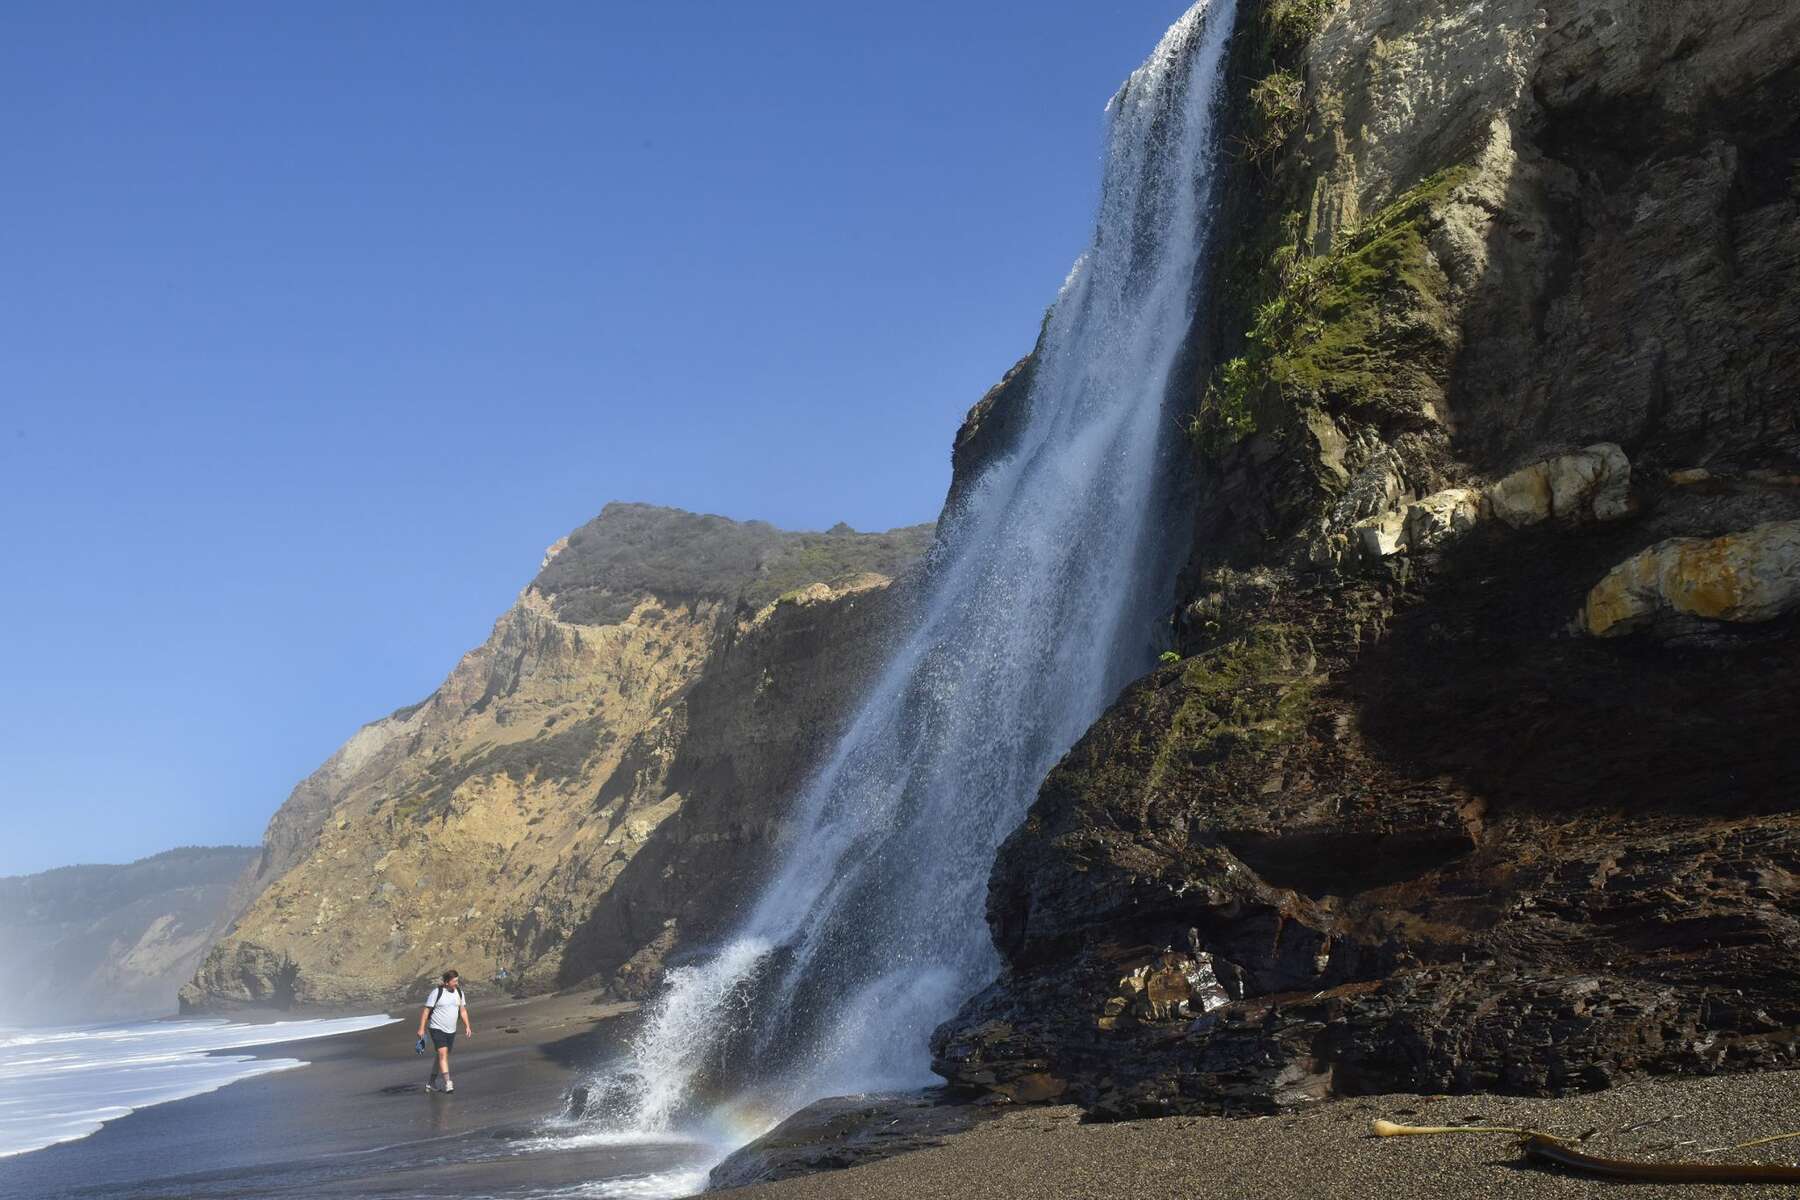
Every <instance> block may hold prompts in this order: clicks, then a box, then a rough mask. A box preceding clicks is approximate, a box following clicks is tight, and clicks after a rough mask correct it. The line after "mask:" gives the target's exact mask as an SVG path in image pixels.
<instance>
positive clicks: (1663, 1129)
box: [717, 1072, 1800, 1200]
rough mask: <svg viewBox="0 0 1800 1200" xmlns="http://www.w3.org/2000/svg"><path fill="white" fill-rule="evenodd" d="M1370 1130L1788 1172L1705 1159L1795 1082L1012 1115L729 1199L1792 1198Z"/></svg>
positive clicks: (1763, 1130) (1765, 1188)
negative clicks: (1100, 1120)
mask: <svg viewBox="0 0 1800 1200" xmlns="http://www.w3.org/2000/svg"><path fill="white" fill-rule="evenodd" d="M1376 1117H1387V1118H1389V1119H1391V1120H1396V1121H1401V1122H1406V1123H1410V1124H1418V1125H1448V1124H1462V1123H1465V1122H1468V1121H1470V1120H1472V1119H1473V1120H1478V1121H1481V1122H1484V1123H1487V1124H1494V1125H1516V1126H1523V1127H1527V1128H1536V1129H1542V1130H1544V1131H1546V1132H1549V1133H1553V1134H1556V1135H1558V1136H1566V1137H1569V1138H1574V1137H1578V1136H1580V1135H1581V1134H1583V1133H1585V1132H1587V1131H1588V1130H1590V1129H1594V1130H1597V1131H1598V1132H1596V1133H1595V1134H1594V1136H1593V1137H1592V1138H1590V1139H1589V1140H1588V1142H1587V1143H1586V1144H1585V1146H1584V1147H1583V1148H1584V1149H1585V1150H1586V1151H1587V1152H1588V1153H1590V1154H1597V1155H1601V1156H1604V1157H1611V1158H1640V1159H1654V1160H1660V1161H1674V1160H1680V1159H1686V1160H1693V1159H1699V1160H1702V1161H1714V1162H1766V1163H1783V1164H1787V1165H1795V1164H1800V1138H1797V1139H1794V1140H1793V1141H1789V1142H1780V1143H1776V1144H1774V1145H1770V1146H1761V1147H1758V1148H1756V1149H1754V1150H1747V1151H1739V1152H1736V1153H1731V1154H1704V1153H1702V1152H1703V1151H1705V1150H1708V1149H1710V1148H1714V1147H1719V1146H1725V1145H1731V1144H1734V1143H1737V1142H1741V1141H1747V1140H1749V1139H1751V1138H1757V1137H1767V1136H1770V1135H1773V1134H1778V1133H1789V1132H1795V1131H1800V1072H1779V1073H1771V1074H1765V1075H1752V1076H1732V1077H1720V1078H1714V1079H1691V1080H1679V1081H1654V1082H1648V1083H1639V1084H1632V1085H1627V1086H1625V1087H1620V1088H1616V1089H1613V1090H1611V1091H1607V1092H1599V1093H1595V1094H1592V1095H1587V1096H1578V1097H1572V1098H1568V1099H1562V1100H1522V1099H1511V1098H1501V1097H1488V1096H1460V1097H1439V1098H1429V1099H1427V1098H1421V1097H1418V1096H1375V1097H1367V1098H1362V1099H1355V1100H1343V1101H1335V1102H1332V1103H1329V1104H1325V1105H1321V1106H1319V1107H1317V1108H1313V1109H1309V1110H1305V1111H1303V1112H1300V1113H1297V1114H1294V1115H1292V1116H1280V1117H1266V1118H1261V1119H1254V1118H1252V1119H1215V1118H1186V1117H1171V1118H1167V1119H1163V1120H1156V1121H1129V1122H1123V1123H1120V1124H1116V1125H1082V1124H1080V1123H1079V1114H1078V1113H1077V1112H1076V1111H1075V1110H1074V1109H1069V1108H1053V1109H1035V1110H1033V1109H1021V1110H1018V1111H1015V1112H1010V1113H1008V1114H1006V1115H1005V1116H1003V1117H1001V1118H1000V1119H998V1120H996V1121H993V1122H991V1123H988V1124H985V1125H982V1126H979V1127H977V1128H975V1129H973V1130H971V1131H969V1132H967V1133H963V1134H958V1135H955V1136H953V1137H952V1138H951V1139H950V1140H949V1143H948V1144H947V1145H945V1146H943V1147H941V1148H938V1149H933V1150H921V1151H918V1152H917V1153H913V1154H905V1155H901V1156H900V1157H897V1158H891V1159H887V1160H885V1161H882V1162H878V1163H873V1164H871V1165H868V1166H862V1167H855V1168H852V1169H850V1170H845V1171H835V1172H830V1173H828V1174H822V1175H811V1176H807V1177H805V1178H800V1179H790V1180H785V1181H783V1182H780V1183H772V1184H763V1185H760V1186H757V1187H751V1188H744V1189H741V1190H738V1191H732V1192H721V1193H717V1194H718V1195H721V1196H730V1197H734V1198H742V1200H752V1198H754V1200H842V1198H850V1197H854V1198H856V1200H889V1198H891V1200H966V1198H967V1197H973V1196H978V1197H981V1198H982V1200H1044V1198H1045V1197H1068V1198H1070V1200H1081V1198H1088V1197H1091V1198H1093V1200H1119V1198H1120V1197H1127V1196H1159V1197H1175V1196H1195V1197H1200V1196H1204V1197H1207V1200H1464V1198H1467V1200H1481V1198H1485V1197H1507V1196H1518V1197H1527V1196H1529V1197H1551V1198H1555V1200H1567V1198H1570V1197H1605V1198H1606V1200H1635V1198H1638V1197H1646V1198H1647V1197H1657V1198H1659V1200H1673V1198H1676V1197H1679V1200H1715V1198H1719V1197H1728V1196H1729V1197H1736V1198H1739V1200H1764V1198H1771V1200H1772V1198H1773V1197H1785V1198H1787V1200H1792V1198H1793V1197H1794V1196H1796V1195H1800V1188H1796V1187H1795V1186H1794V1185H1785V1186H1772V1185H1760V1184H1757V1185H1742V1184H1739V1185H1724V1184H1681V1185H1668V1184H1660V1185H1659V1184H1635V1183H1609V1182H1606V1181H1602V1180H1595V1179H1584V1178H1578V1177H1576V1176H1572V1175H1566V1174H1561V1173H1557V1172H1552V1171H1549V1170H1542V1169H1538V1168H1535V1167H1530V1166H1526V1165H1525V1164H1524V1161H1523V1160H1522V1159H1521V1158H1520V1157H1519V1155H1518V1154H1517V1153H1516V1152H1515V1150H1514V1142H1513V1139H1511V1138H1508V1137H1503V1136H1495V1137H1473V1136H1466V1135H1460V1134H1459V1135H1454V1136H1448V1137H1405V1138H1373V1137H1370V1136H1369V1135H1368V1129H1369V1122H1370V1121H1371V1120H1372V1119H1374V1118H1376Z"/></svg>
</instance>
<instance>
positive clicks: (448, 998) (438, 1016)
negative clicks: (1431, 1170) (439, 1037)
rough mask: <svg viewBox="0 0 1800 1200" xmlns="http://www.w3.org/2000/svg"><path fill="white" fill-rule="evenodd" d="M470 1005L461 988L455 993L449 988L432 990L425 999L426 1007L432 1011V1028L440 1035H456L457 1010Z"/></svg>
mask: <svg viewBox="0 0 1800 1200" xmlns="http://www.w3.org/2000/svg"><path fill="white" fill-rule="evenodd" d="M468 1003H469V1002H468V1000H467V999H466V998H465V997H464V996H463V990H462V988H460V987H459V988H457V989H456V990H455V991H451V990H450V989H449V988H447V987H434V988H432V989H431V992H430V994H428V995H427V996H426V997H425V1007H426V1008H429V1009H430V1010H431V1027H432V1028H433V1029H435V1030H437V1031H438V1032H439V1033H455V1032H456V1013H457V1010H458V1009H460V1008H463V1007H464V1006H466V1005H467V1004H468Z"/></svg>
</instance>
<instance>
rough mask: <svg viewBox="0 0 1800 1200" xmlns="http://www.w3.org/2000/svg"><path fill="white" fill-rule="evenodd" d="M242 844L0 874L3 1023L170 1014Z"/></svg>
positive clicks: (241, 864)
mask: <svg viewBox="0 0 1800 1200" xmlns="http://www.w3.org/2000/svg"><path fill="white" fill-rule="evenodd" d="M255 856H256V851H255V850H253V849H250V848H248V847H241V846H209V847H188V848H185V849H181V850H170V851H168V852H167V853H164V854H158V855H156V856H155V857H153V858H146V859H141V860H139V861H137V862H134V863H129V864H127V865H125V866H83V867H63V868H60V869H58V870H55V871H45V872H43V873H42V874H39V875H22V876H15V877H13V878H11V879H0V959H4V960H5V962H6V963H7V964H8V965H9V967H10V970H9V971H8V974H7V983H6V987H5V988H4V989H0V1023H5V1024H27V1025H36V1024H73V1023H78V1022H82V1021H97V1020H109V1019H117V1018H123V1017H151V1016H163V1015H165V1014H167V1013H169V1012H172V1011H174V1008H175V993H176V989H177V988H179V987H180V986H181V985H182V983H183V982H185V981H186V980H187V978H188V976H189V975H191V974H192V973H193V970H194V967H195V965H196V964H197V963H199V961H200V956H201V954H202V953H203V952H204V951H205V949H206V945H207V941H208V939H209V938H210V937H211V936H212V935H213V934H214V933H216V932H217V924H218V922H219V921H220V920H221V918H222V917H223V916H224V913H225V908H226V903H227V900H228V898H229V896H230V894H231V887H232V881H233V880H234V879H235V878H237V877H238V876H239V875H240V874H242V873H243V871H244V869H245V867H246V866H247V865H248V864H249V863H250V862H251V861H252V860H253V859H254V858H255Z"/></svg>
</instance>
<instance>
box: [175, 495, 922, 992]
mask: <svg viewBox="0 0 1800 1200" xmlns="http://www.w3.org/2000/svg"><path fill="white" fill-rule="evenodd" d="M929 538H930V527H929V526H921V527H916V528H912V529H906V530H896V531H894V532H892V533H887V534H858V533H855V532H853V531H850V530H849V529H847V528H845V527H839V528H837V529H834V530H832V531H829V532H827V533H823V534H792V533H784V532H782V531H779V530H776V529H774V528H773V527H772V526H768V525H763V524H760V523H748V524H743V523H737V522H732V521H727V520H725V519H724V518H720V517H702V516H695V515H694V514H690V513H682V512H678V511H675V510H669V509H655V508H650V507H647V506H643V505H620V504H615V505H609V506H608V507H607V509H606V510H605V511H604V512H603V513H602V514H601V515H600V517H598V518H597V519H595V520H594V521H593V522H590V523H589V524H588V525H586V526H584V527H583V528H582V529H580V530H577V531H576V532H575V533H574V534H572V535H570V537H568V538H566V539H564V540H563V541H561V542H558V543H557V544H556V545H555V546H553V547H552V548H551V550H550V553H549V555H548V557H547V558H546V559H545V563H544V566H543V569H542V571H541V572H540V574H539V575H538V578H537V579H536V580H534V581H533V582H532V584H531V585H530V586H528V587H527V588H526V589H525V591H524V592H523V593H522V594H521V595H520V598H519V601H518V603H517V604H515V605H514V607H513V608H512V609H511V610H510V611H509V612H507V613H506V614H505V615H504V616H503V617H501V619H500V620H499V622H498V623H497V624H496V625H495V627H494V632H493V634H492V636H490V637H489V639H488V641H487V642H486V643H485V644H483V645H482V646H481V647H479V648H477V649H476V650H473V651H471V652H470V653H469V654H468V655H466V656H464V658H463V660H462V662H461V663H459V664H458V665H457V667H456V669H455V670H454V671H453V672H451V674H450V676H449V678H448V679H446V680H445V682H444V684H443V686H442V687H440V688H439V689H438V690H437V691H436V692H434V693H433V694H432V695H431V696H430V697H429V698H427V699H426V700H425V701H424V702H423V703H421V704H418V705H414V706H412V707H410V708H406V709H402V710H400V711H399V712H396V713H394V714H392V715H391V716H389V717H386V718H384V719H382V720H380V721H377V722H375V723H373V724H371V725H368V726H366V727H364V728H363V729H362V730H360V731H359V732H358V733H357V734H356V735H355V736H354V737H352V738H351V740H350V741H349V742H347V743H346V744H345V745H344V747H343V748H342V749H340V750H339V751H338V752H337V753H336V754H335V755H333V756H332V758H331V759H330V760H329V761H328V762H327V763H326V764H325V765H324V766H323V767H321V768H320V769H319V771H317V772H316V773H314V774H313V775H312V776H311V777H309V778H308V779H307V780H306V781H305V782H303V783H302V784H301V785H300V786H299V787H298V788H296V789H295V791H294V794H293V796H292V797H290V799H289V800H288V802H287V803H286V804H285V805H283V806H282V808H281V810H280V811H279V812H278V813H277V814H276V815H275V817H274V819H273V820H272V821H271V822H270V825H269V831H268V836H267V838H266V839H265V843H264V848H263V853H262V856H261V858H260V860H259V861H258V863H257V864H256V865H255V866H254V868H253V869H252V870H251V871H250V872H249V873H247V875H246V877H245V878H244V879H243V880H242V881H240V884H239V888H238V892H237V903H238V914H237V916H236V920H235V924H234V925H233V927H232V929H231V931H230V933H229V934H228V935H227V936H226V937H225V938H223V939H222V940H221V941H220V942H219V943H218V944H217V945H216V946H214V947H213V948H212V950H211V951H210V953H209V954H208V955H207V957H206V959H205V961H204V963H203V964H202V965H201V967H200V969H199V971H198V972H197V974H196V975H195V976H194V979H193V981H192V983H191V984H190V985H189V986H188V987H187V988H185V989H184V990H183V992H182V1004H183V1006H184V1008H186V1009H190V1010H211V1009H218V1008H226V1007H231V1006H233V1005H239V1004H274V1005H277V1006H290V1005H295V1004H300V1005H339V1004H348V1003H386V1002H391V1001H394V1000H398V999H399V998H401V997H402V996H404V995H406V994H407V993H409V992H411V991H414V990H416V989H417V987H418V985H419V983H420V982H421V981H423V980H425V979H427V978H429V977H432V976H435V974H436V973H437V972H439V971H441V970H442V969H444V968H445V967H447V966H456V967H457V968H458V969H459V970H461V971H462V972H463V974H464V975H465V977H467V978H469V979H471V980H473V981H476V983H477V984H478V986H479V985H480V984H485V983H488V982H489V981H492V980H495V979H496V978H498V977H499V973H500V971H501V970H502V969H504V970H505V971H506V976H505V986H506V987H508V988H510V989H519V988H523V989H525V990H541V989H546V988H552V987H557V986H563V985H568V984H570V983H573V982H576V981H579V980H584V979H588V978H591V977H593V976H595V975H596V974H599V975H601V977H602V979H603V981H606V982H611V981H612V979H613V974H614V972H616V971H617V970H618V968H620V967H621V966H625V965H626V964H629V965H630V969H629V970H628V971H627V973H626V977H625V979H624V980H623V981H621V983H620V986H621V987H622V988H623V989H624V990H625V991H628V992H629V991H632V990H634V989H635V988H641V986H642V984H643V981H645V980H647V979H651V978H654V975H655V972H656V970H657V969H658V967H659V965H660V960H661V956H662V954H663V953H665V952H666V951H667V950H668V949H669V948H671V947H672V946H673V945H675V943H676V937H677V934H678V933H679V930H680V927H679V924H678V920H679V917H680V915H681V914H680V913H679V912H676V911H674V909H675V908H679V907H680V905H679V904H678V903H677V902H676V900H674V899H672V898H671V897H680V898H681V899H682V901H684V902H687V903H690V904H691V903H692V902H693V901H694V899H695V898H696V897H704V896H722V895H723V894H724V893H723V892H721V891H715V890H714V889H721V888H728V885H729V883H730V880H731V878H733V876H732V875H731V873H730V872H726V871H720V872H713V873H707V874H704V875H698V874H692V873H690V870H689V866H688V862H687V858H688V856H689V855H697V856H698V857H701V858H705V857H708V856H709V855H711V854H712V851H711V848H710V847H711V845H712V841H711V840H709V839H715V838H723V839H725V840H726V841H730V840H732V839H733V838H735V839H736V840H737V841H740V842H742V841H751V842H754V841H758V840H760V839H761V838H763V837H764V836H765V835H766V832H767V828H768V827H769V825H770V824H771V823H772V822H773V821H774V819H775V817H774V815H773V814H774V813H776V812H778V808H777V807H775V806H777V805H778V802H779V799H780V796H779V793H778V792H777V791H774V790H770V789H774V788H777V787H778V786H779V785H781V784H783V783H785V782H787V781H791V780H792V779H793V778H794V777H795V776H796V774H797V773H798V772H800V771H802V770H804V768H805V762H806V758H805V756H806V754H807V753H808V752H809V750H810V749H811V748H812V747H813V746H814V745H815V741H814V739H813V738H811V737H805V736H796V734H797V729H796V728H795V727H794V726H793V721H794V720H797V719H800V718H803V717H804V718H807V719H809V720H811V721H816V722H817V724H816V726H812V727H811V728H814V729H816V730H825V729H828V728H829V726H830V722H831V721H832V720H833V719H835V714H836V713H837V712H838V711H839V710H840V709H841V708H843V707H844V706H845V705H847V704H848V703H849V700H850V697H851V696H852V695H853V694H854V692H855V689H856V687H857V685H858V683H859V682H860V678H861V675H860V672H861V670H862V668H863V666H864V663H865V659H864V657H863V656H862V655H861V654H859V653H846V652H845V651H844V650H843V649H842V648H841V647H839V646H837V645H836V644H835V640H836V639H835V630H836V629H837V627H838V626H840V625H853V626H856V627H857V629H858V631H859V633H858V637H859V638H860V640H861V642H864V643H867V644H868V645H871V646H873V645H875V644H877V643H878V642H879V629H880V628H881V627H883V626H885V625H886V624H887V623H889V622H891V621H895V620H897V617H896V616H895V612H894V606H893V605H892V604H891V603H890V602H889V589H888V587H887V585H888V583H889V580H890V578H891V576H893V575H896V574H899V573H900V572H901V571H902V570H903V569H904V568H905V567H906V566H907V565H909V564H910V563H911V562H913V561H914V560H915V559H917V557H918V556H919V555H920V554H921V553H922V552H923V551H924V549H925V547H926V546H927V545H928V544H929ZM796 689H799V690H800V695H799V702H798V703H796V704H794V705H787V706H782V705H780V704H779V702H780V701H782V700H783V699H784V698H788V697H789V694H790V692H793V691H795V690H796ZM776 707H781V712H782V717H781V719H780V720H778V721H777V724H778V725H779V726H780V727H779V728H777V729H773V730H770V729H765V728H764V724H763V723H766V714H768V713H769V712H770V711H771V710H772V709H774V708H776ZM696 711H698V712H700V713H703V714H705V716H704V719H703V720H699V721H696V720H695V719H694V716H693V714H694V713H695V712H696ZM726 736H728V737H729V738H730V740H728V741H723V742H722V741H721V740H720V739H721V737H726ZM690 764H693V765H690ZM746 780H747V781H749V782H750V783H753V784H754V785H755V787H756V790H754V791H746V790H743V788H744V784H745V782H746ZM694 805H697V806H699V808H701V809H702V810H705V811H708V812H712V813H714V814H715V815H714V816H713V817H712V818H710V819H711V820H713V821H714V822H715V823H718V824H721V825H723V826H727V827H729V828H728V831H727V832H725V833H716V832H715V833H707V834H703V835H693V834H689V833H686V832H684V833H682V834H679V835H677V834H675V833H674V831H673V830H672V829H670V830H665V826H668V825H669V823H670V822H671V820H672V819H674V818H676V817H677V815H678V814H681V813H683V812H684V810H685V809H687V808H688V807H690V806H694ZM692 823H693V820H692V819H690V820H689V821H687V822H684V823H683V824H682V825H681V826H680V828H681V829H683V830H686V829H687V828H688V825H690V824H692ZM652 847H653V848H654V849H655V853H656V861H657V863H658V867H657V869H656V872H652V873H649V874H646V872H645V871H643V870H638V871H635V872H634V871H633V870H632V867H633V863H634V860H635V859H636V857H637V856H638V855H639V854H640V853H642V852H644V851H645V850H646V848H652ZM739 857H740V858H741V862H739V861H737V860H734V862H733V864H732V868H733V870H742V869H743V868H744V867H745V866H748V865H749V864H750V862H751V861H752V860H753V858H754V855H743V856H739ZM660 872H669V873H670V875H671V877H673V878H674V879H675V880H676V882H675V883H673V884H670V883H667V882H664V881H663V875H662V874H661V873H660ZM621 886H622V887H623V889H624V892H625V893H627V894H628V895H629V896H630V900H629V901H628V902H626V905H625V907H624V908H623V909H622V910H620V912H619V915H618V916H617V917H616V918H615V917H612V916H609V915H607V914H608V912H610V910H611V909H612V908H614V907H616V906H615V905H613V903H612V901H611V899H610V898H611V895H612V893H613V891H614V889H615V888H616V887H621ZM656 904H661V905H662V906H663V907H664V908H670V910H671V911H668V912H666V913H665V912H663V911H662V909H661V908H658V909H656V911H654V912H650V911H649V910H650V909H651V907H653V906H654V905H656ZM708 911H710V909H709V910H708ZM634 981H635V982H634Z"/></svg>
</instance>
